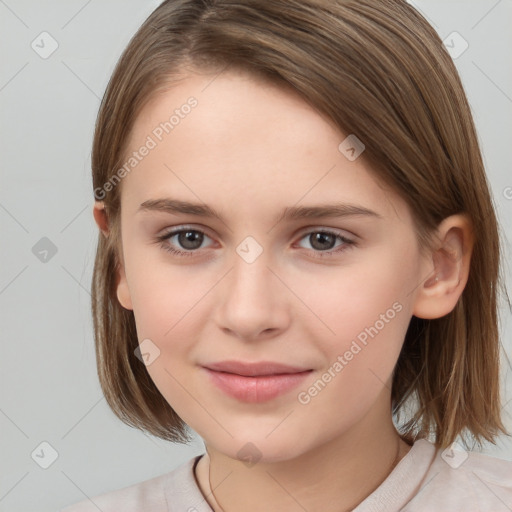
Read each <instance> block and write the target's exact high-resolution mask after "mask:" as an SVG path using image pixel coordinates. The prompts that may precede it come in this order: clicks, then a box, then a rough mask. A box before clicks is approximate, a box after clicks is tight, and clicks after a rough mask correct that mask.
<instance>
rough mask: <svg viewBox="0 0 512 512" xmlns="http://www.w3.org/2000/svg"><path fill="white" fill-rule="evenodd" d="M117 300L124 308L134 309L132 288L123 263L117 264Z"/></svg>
mask: <svg viewBox="0 0 512 512" xmlns="http://www.w3.org/2000/svg"><path fill="white" fill-rule="evenodd" d="M117 300H118V301H119V303H120V304H121V306H123V308H125V309H130V310H133V306H132V298H131V295H130V289H129V288H128V282H127V280H126V274H125V271H124V268H123V266H122V265H118V266H117Z"/></svg>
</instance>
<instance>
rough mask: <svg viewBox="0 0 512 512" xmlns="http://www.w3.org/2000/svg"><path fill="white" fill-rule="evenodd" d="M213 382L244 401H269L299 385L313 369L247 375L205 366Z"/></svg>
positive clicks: (225, 391)
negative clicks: (297, 371) (298, 371)
mask: <svg viewBox="0 0 512 512" xmlns="http://www.w3.org/2000/svg"><path fill="white" fill-rule="evenodd" d="M205 370H206V372H207V373H208V374H209V377H210V379H211V380H212V382H213V383H214V384H215V385H216V386H217V387H218V388H219V389H220V390H222V391H224V393H226V394H228V395H230V396H232V397H233V398H236V399H237V400H241V401H243V402H250V403H258V402H267V401H268V400H272V399H273V398H276V397H277V396H279V395H281V394H283V393H286V392H287V391H290V390H291V389H293V388H295V387H296V386H298V385H299V384H300V383H301V382H303V381H304V379H305V378H306V377H307V376H308V375H310V374H311V371H312V370H308V371H305V372H300V373H283V374H279V375H263V376H257V377H245V376H243V375H236V374H234V373H225V372H216V371H214V370H210V369H209V368H205Z"/></svg>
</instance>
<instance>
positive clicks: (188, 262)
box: [94, 71, 472, 512]
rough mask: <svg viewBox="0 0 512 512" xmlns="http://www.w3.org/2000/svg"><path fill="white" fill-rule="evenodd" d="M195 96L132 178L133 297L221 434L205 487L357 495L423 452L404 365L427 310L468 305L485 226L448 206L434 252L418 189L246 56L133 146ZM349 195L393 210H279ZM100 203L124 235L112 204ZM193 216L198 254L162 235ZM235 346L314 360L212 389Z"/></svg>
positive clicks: (128, 288) (182, 86)
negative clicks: (235, 393) (251, 394)
mask: <svg viewBox="0 0 512 512" xmlns="http://www.w3.org/2000/svg"><path fill="white" fill-rule="evenodd" d="M208 83H210V85H209V86H208V87H207V88H206V89H205V86H206V85H207V84H208ZM203 89H204V90H203ZM190 96H195V97H196V98H197V99H198V105H197V107H196V108H195V109H194V110H192V112H191V113H190V114H189V115H188V116H187V117H185V118H184V119H182V120H180V123H179V124H178V125H177V126H175V128H174V129H173V131H172V132H171V133H169V134H168V135H166V136H165V137H164V138H163V140H162V141H161V142H159V143H158V145H157V146H156V147H155V148H154V149H152V150H151V151H150V152H149V154H148V155H147V156H146V157H145V158H144V159H143V160H142V161H141V162H140V163H139V164H138V165H137V167H136V168H135V169H134V170H133V171H132V172H131V173H130V174H129V175H128V176H126V177H125V178H124V179H123V181H122V184H121V186H122V193H121V232H122V254H121V256H120V257H121V268H120V271H119V276H118V287H117V296H118V299H119V301H120V303H121V305H122V306H123V307H124V308H126V309H129V310H133V312H134V315H135V320H136V325H137V334H138V338H139V342H140V341H142V340H144V339H146V338H149V339H151V340H152V342H153V343H154V344H155V345H157V346H158V348H159V350H160V356H159V357H158V358H157V359H156V360H155V361H154V362H153V363H152V364H151V365H149V366H148V367H147V370H148V372H149V374H150V376H151V378H152V379H153V381H154V383H155V385H156V386H157V387H158V389H159V390H160V392H161V393H162V395H163V396H164V397H165V398H166V400H167V401H168V402H169V404H170V405H171V406H172V407H173V408H174V410H175V411H176V412H177V413H178V414H179V416H180V417H181V418H182V419H183V420H184V421H185V422H186V423H187V424H188V425H190V426H191V427H192V428H193V429H194V430H195V431H196V432H198V434H199V435H200V436H201V437H202V438H203V439H204V441H205V444H206V447H207V450H208V455H207V456H205V457H203V458H202V459H201V460H200V462H199V464H198V468H197V478H198V482H199V485H200V488H201V490H202V491H203V493H204V494H205V495H208V494H209V491H208V487H209V484H208V478H210V482H211V486H212V488H213V489H214V493H215V500H216V501H215V500H214V498H213V497H212V496H211V495H210V496H208V497H207V501H208V503H209V504H210V506H211V507H212V509H213V510H215V511H220V510H223V511H225V512H232V511H236V510H245V511H247V512H256V511H257V512H260V511H261V512H263V511H268V510H283V511H290V512H295V511H297V512H298V511H303V510H304V509H305V510H323V511H326V512H334V511H336V512H340V511H342V510H351V509H352V508H354V507H355V506H356V505H357V504H359V503H360V502H361V501H362V500H363V499H364V498H365V497H367V496H368V495H369V494H370V493H371V492H373V491H374V490H375V489H376V488H377V487H378V486H379V485H380V484H381V483H382V482H383V481H384V480H385V479H386V477H387V476H388V475H389V473H390V471H391V470H392V469H393V467H394V466H395V465H396V463H397V461H398V460H400V459H401V458H403V457H404V456H405V455H406V454H407V452H408V450H409V449H410V447H409V445H407V444H406V443H405V442H404V441H403V440H401V438H400V437H399V435H398V433H397V431H396V429H395V427H394V426H393V423H392V416H391V405H390V390H391V382H392V372H393V369H394V366H395V363H396V361H397V358H398V356H399V353H400V349H401V347H402V343H403V340H404V336H405V333H406V330H407V327H408V325H409V322H410V319H411V317H412V315H416V316H418V317H421V318H438V317H441V316H444V315H446V314H448V313H449V312H450V311H451V310H452V309H453V308H454V307H455V304H456V303H457V300H458V299H459V297H460V295H461V293H462V291H463V289H464V286H465V284H466V282H467V277H468V269H469V260H470V253H471V247H472V238H471V237H472V234H471V229H470V226H469V223H468V222H467V219H466V218H465V217H464V216H462V215H454V216H452V217H449V218H448V219H445V220H444V221H443V222H442V223H441V225H440V226H439V229H438V236H439V241H440V242H439V247H438V248H437V250H436V252H435V253H432V254H429V255H428V256H426V257H422V256H420V252H419V247H418V242H417V239H416V233H415V231H414V228H413V223H412V217H411V213H410V211H409V209H408V207H407V205H406V203H405V202H404V201H403V200H402V199H401V198H400V197H399V196H398V195H396V194H395V193H394V192H392V191H391V190H388V189H384V188H383V187H382V184H380V185H379V184H378V183H377V182H376V181H375V178H374V177H373V175H372V174H371V172H370V169H369V168H368V166H367V164H366V163H365V162H364V159H363V158H362V157H360V158H357V159H356V160H355V161H349V160H348V159H347V158H346V157H345V156H344V155H343V154H341V152H340V151H339V150H338V145H339V144H340V142H342V141H343V140H344V139H345V137H346V135H344V134H341V133H340V132H339V131H338V130H337V129H336V128H335V127H334V126H333V125H332V123H330V122H329V121H328V120H327V118H325V117H324V116H322V115H320V114H319V113H318V112H317V111H315V110H314V109H313V108H312V107H310V106H309V105H308V104H306V103H305V102H304V101H303V100H302V99H301V98H300V97H299V96H297V95H295V94H294V93H292V92H291V91H290V90H285V89H283V88H278V87H275V86H271V85H269V84H263V83H262V82H259V81H257V80H256V79H253V78H251V77H249V76H247V75H243V74H239V73H235V72H232V71H230V72H225V73H223V74H221V75H219V76H218V77H217V78H216V79H215V80H214V81H213V82H212V76H207V75H205V74H190V75H188V76H187V77H186V79H184V80H182V81H180V82H179V83H178V84H177V85H173V87H172V88H170V89H169V90H167V91H165V92H163V93H160V94H159V95H157V96H155V97H154V98H153V99H152V100H151V101H150V102H149V103H148V104H147V105H146V106H145V107H144V109H143V110H142V112H141V113H140V114H139V116H138V118H137V120H136V122H135V125H134V128H133V131H132V133H131V137H130V140H129V142H128V150H127V154H131V152H132V151H135V150H137V148H139V147H140V146H141V145H142V144H143V143H144V141H145V140H146V138H147V136H148V135H149V134H151V133H152V131H153V130H154V128H155V126H158V125H159V123H161V122H162V121H163V120H165V119H168V117H169V113H170V112H172V111H173V110H174V109H175V108H177V107H179V106H180V105H182V104H184V103H185V102H186V100H187V98H188V97H190ZM363 155H364V153H363ZM160 198H173V199H178V200H181V201H189V202H194V203H200V204H202V203H206V204H207V205H208V206H210V207H211V208H213V209H215V210H216V211H217V212H219V214H220V215H221V216H222V220H219V219H217V218H214V217H206V216H197V215H192V214H185V213H168V212H163V211H139V206H140V205H141V204H142V203H143V202H144V201H147V200H149V199H160ZM334 202H336V203H351V204H356V205H359V206H362V207H365V208H367V209H370V210H373V211H374V212H376V213H378V215H380V218H378V217H377V216H372V215H367V216H365V215H354V216H347V217H332V216H325V217H321V218H314V219H307V218H299V219H294V220H281V221H279V222H277V223H276V219H277V218H278V217H279V215H280V214H281V213H282V211H283V209H284V208H286V207H292V206H318V205H322V204H326V203H334ZM94 217H95V219H96V222H97V224H98V226H99V228H100V229H101V230H102V231H103V233H104V234H105V236H108V229H109V227H108V225H107V220H106V216H105V212H104V210H103V204H102V203H101V202H97V203H96V204H95V207H94ZM183 226H186V228H188V231H190V230H199V231H201V232H203V233H205V235H204V237H203V239H202V242H201V239H199V241H197V242H195V244H196V245H195V247H197V248H191V247H192V243H191V242H190V244H189V245H188V246H185V245H183V242H184V241H185V242H186V241H187V239H185V238H184V237H183V236H182V237H181V238H180V237H179V236H173V237H172V238H170V239H167V240H165V241H164V244H165V246H167V247H173V248H175V249H177V250H181V251H188V252H190V253H191V254H189V255H185V256H178V255H174V254H171V253H169V252H167V251H166V250H165V249H164V248H163V247H162V246H161V243H160V242H158V241H156V238H157V236H159V235H162V234H166V233H168V232H169V230H170V228H173V229H178V228H180V227H183ZM319 229H323V230H328V231H330V232H331V233H334V234H335V235H340V236H343V237H345V238H347V239H349V240H352V241H353V242H354V244H353V245H349V244H347V243H345V242H343V241H342V240H341V239H338V238H337V236H331V238H330V239H327V245H328V248H327V251H325V250H324V251H322V250H321V246H319V244H318V243H316V244H315V237H314V236H312V234H314V233H318V230H319ZM185 230H187V229H185ZM198 236H199V235H198ZM248 236H250V237H252V238H254V239H255V240H256V241H257V243H258V244H259V246H260V247H261V248H262V249H263V252H262V253H261V254H260V255H259V256H258V257H257V258H256V259H255V261H253V262H252V263H248V262H247V261H246V260H245V259H243V258H242V257H241V256H240V255H239V253H237V251H236V249H237V247H238V246H239V244H240V243H241V242H242V241H244V239H245V238H246V237H248ZM190 240H191V241H193V240H194V238H191V239H190ZM180 242H181V243H180ZM329 242H330V245H329ZM323 243H324V244H326V241H325V240H324V242H323ZM343 246H344V247H345V248H344V250H341V251H338V252H336V250H337V249H339V248H340V247H343ZM319 247H320V248H319ZM194 251H195V252H194ZM326 252H330V254H331V255H330V256H329V255H325V253H326ZM322 254H324V257H321V256H322ZM435 275H437V276H438V280H437V281H436V280H434V276H435ZM393 304H395V305H396V304H399V305H400V306H401V308H400V311H399V312H396V314H393V318H392V319H388V321H387V322H385V323H384V324H383V325H384V326H383V327H382V328H379V331H378V334H377V335H375V336H374V337H373V338H371V337H369V338H368V343H367V345H366V346H364V348H363V349H362V350H361V351H360V352H358V353H357V355H355V356H354V357H353V358H352V359H351V360H350V361H348V364H346V366H345V367H344V368H343V370H342V371H340V372H339V373H337V374H336V376H335V377H334V378H332V380H331V381H330V382H329V383H328V384H327V385H326V386H325V387H324V388H323V389H322V390H321V392H319V393H318V394H317V395H316V396H314V397H312V398H311V400H310V401H309V402H308V403H300V402H299V400H298V398H297V396H298V393H299V392H300V391H304V390H306V391H307V390H308V388H310V387H311V386H312V385H313V383H315V381H317V380H318V379H319V378H321V376H322V375H323V374H324V373H325V372H326V371H328V369H329V367H332V365H333V363H334V362H335V361H336V360H337V357H338V356H339V355H340V354H344V353H345V352H346V351H347V350H349V348H350V346H351V343H352V342H353V340H355V339H357V336H358V334H360V333H361V332H362V331H364V329H365V328H367V327H370V326H374V325H376V321H377V320H379V318H381V315H382V314H386V311H388V310H390V308H391V309H392V305H393ZM381 324H382V322H381ZM226 359H237V360H242V361H262V360H267V361H268V360H270V361H277V362H281V363H285V364H291V365H298V366H301V367H307V368H308V369H311V370H312V372H311V373H310V375H309V376H308V377H307V379H306V381H304V383H303V384H301V385H300V387H299V388H297V389H293V390H291V391H289V392H286V393H284V394H282V395H280V396H278V397H276V398H274V399H272V400H269V401H266V402H263V403H245V402H243V401H240V400H238V399H235V398H233V397H231V396H228V395H226V394H224V393H223V392H222V391H221V390H219V389H218V388H216V387H215V386H212V385H211V383H210V381H209V379H208V378H207V377H208V376H207V375H205V373H204V372H203V371H202V369H201V365H202V364H205V363H208V362H216V361H222V360H226ZM249 442H250V443H252V445H254V446H255V447H256V448H257V451H258V457H261V458H259V459H258V460H257V461H256V464H254V465H252V466H250V467H249V466H248V465H246V464H245V463H244V462H242V461H240V460H239V457H238V456H237V453H238V452H239V450H240V449H241V448H242V447H244V446H246V445H247V443H249ZM208 472H210V476H208ZM192 505H193V504H191V506H192Z"/></svg>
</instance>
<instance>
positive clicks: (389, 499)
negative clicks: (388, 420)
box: [60, 439, 512, 512]
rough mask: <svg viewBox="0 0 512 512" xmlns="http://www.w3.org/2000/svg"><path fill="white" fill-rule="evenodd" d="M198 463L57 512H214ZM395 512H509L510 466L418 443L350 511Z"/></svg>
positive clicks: (422, 441)
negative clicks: (200, 479)
mask: <svg viewBox="0 0 512 512" xmlns="http://www.w3.org/2000/svg"><path fill="white" fill-rule="evenodd" d="M201 457H202V455H198V456H196V457H194V458H192V459H190V460H189V461H187V462H185V463H183V464H182V465H180V466H178V467H177V468H176V469H174V470H173V471H171V472H170V473H166V474H164V475H160V476H158V477H155V478H152V479H150V480H145V481H143V482H140V483H137V484H134V485H131V486H129V487H125V488H122V489H118V490H115V491H112V492H108V493H105V494H101V495H99V496H97V497H94V498H92V499H91V500H84V501H81V502H79V503H76V504H75V505H72V506H70V507H67V508H65V509H62V510H61V511H60V512H98V510H101V511H102V512H212V509H211V508H210V506H209V505H208V503H207V501H206V500H205V498H204V496H203V494H202V492H201V490H200V488H199V486H198V485H197V482H196V480H195V476H194V465H195V464H197V462H198V461H199V459H200V458H201ZM398 511H402V512H455V511H457V512H511V511H512V461H507V460H502V459H498V458H495V457H490V456H488V455H484V454H481V453H478V452H462V451H458V450H453V451H452V450H445V451H444V452H442V451H441V450H436V447H435V445H434V444H433V443H431V442H429V441H427V440H425V439H420V440H417V441H416V442H415V443H414V444H413V446H412V447H411V449H410V450H409V452H408V453H407V454H406V455H405V457H403V458H402V460H400V462H399V463H398V464H397V465H396V466H395V468H394V469H393V471H392V472H391V473H390V474H389V475H388V477H387V478H386V480H384V482H382V484H381V485H380V486H379V487H378V488H377V489H376V490H375V491H374V492H373V493H372V494H370V495H369V496H368V497H367V498H366V499H364V500H363V501H362V502H361V503H360V504H359V505H358V506H357V507H356V508H355V509H354V510H353V512H398ZM242 512H244V511H242ZM283 512H284V511H283Z"/></svg>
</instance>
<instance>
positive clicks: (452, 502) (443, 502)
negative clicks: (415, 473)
mask: <svg viewBox="0 0 512 512" xmlns="http://www.w3.org/2000/svg"><path fill="white" fill-rule="evenodd" d="M432 507H434V508H432ZM427 509H428V510H433V509H436V510H443V511H446V512H451V511H458V510H472V511H475V512H499V511H504V512H505V511H508V512H510V510H512V461H509V460H503V459H499V458H496V457H491V456H489V455H485V454H482V453H479V452H467V451H465V450H463V449H462V448H461V447H460V446H459V445H458V444H455V445H452V446H451V447H450V448H447V449H445V450H439V449H438V450H437V451H436V453H435V457H434V459H433V461H432V464H431V465H430V467H429V470H428V471H427V473H426V474H425V477H424V478H423V479H422V482H421V485H420V488H419V489H418V491H417V493H416V494H415V496H414V498H412V499H411V500H410V501H409V503H408V505H407V506H406V507H405V508H404V509H403V510H404V512H405V511H408V512H416V511H418V512H419V511H423V510H427Z"/></svg>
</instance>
